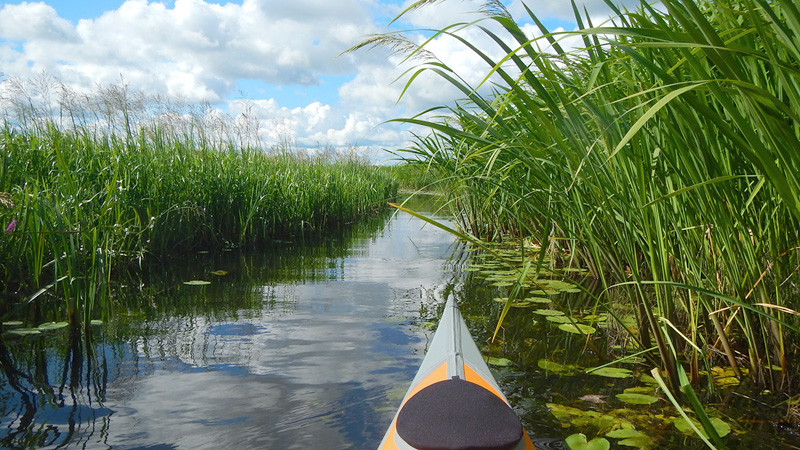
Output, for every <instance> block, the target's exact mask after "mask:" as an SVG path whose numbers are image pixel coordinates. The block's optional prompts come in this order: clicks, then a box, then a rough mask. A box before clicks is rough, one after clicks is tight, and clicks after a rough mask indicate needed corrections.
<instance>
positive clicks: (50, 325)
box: [37, 322, 69, 331]
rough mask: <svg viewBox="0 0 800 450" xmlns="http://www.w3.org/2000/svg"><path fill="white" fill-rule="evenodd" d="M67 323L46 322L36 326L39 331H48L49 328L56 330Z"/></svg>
mask: <svg viewBox="0 0 800 450" xmlns="http://www.w3.org/2000/svg"><path fill="white" fill-rule="evenodd" d="M68 325H69V323H67V322H47V323H43V324H41V325H39V326H38V327H37V328H38V329H39V330H41V331H50V330H57V329H59V328H64V327H66V326H68Z"/></svg>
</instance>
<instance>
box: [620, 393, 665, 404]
mask: <svg viewBox="0 0 800 450" xmlns="http://www.w3.org/2000/svg"><path fill="white" fill-rule="evenodd" d="M617 398H618V399H620V400H621V401H623V402H625V403H630V404H632V405H651V404H653V403H655V402H657V401H658V398H656V397H653V396H652V395H647V394H634V393H626V394H617Z"/></svg>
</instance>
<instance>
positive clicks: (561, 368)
mask: <svg viewBox="0 0 800 450" xmlns="http://www.w3.org/2000/svg"><path fill="white" fill-rule="evenodd" d="M537 365H538V366H539V368H540V369H543V370H546V371H548V372H554V373H558V374H561V375H574V374H576V373H578V366H572V365H567V366H565V365H562V364H559V363H557V362H553V361H550V360H547V359H540V360H539V362H538V363H537Z"/></svg>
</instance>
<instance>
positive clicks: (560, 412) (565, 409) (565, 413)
mask: <svg viewBox="0 0 800 450" xmlns="http://www.w3.org/2000/svg"><path fill="white" fill-rule="evenodd" d="M547 408H548V409H549V410H550V412H551V413H552V414H553V416H555V418H556V419H558V420H561V421H565V422H569V421H571V420H572V419H573V418H575V417H580V416H582V415H583V410H580V409H578V408H573V407H571V406H565V405H559V404H557V403H547Z"/></svg>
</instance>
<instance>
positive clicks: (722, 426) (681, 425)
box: [673, 417, 731, 439]
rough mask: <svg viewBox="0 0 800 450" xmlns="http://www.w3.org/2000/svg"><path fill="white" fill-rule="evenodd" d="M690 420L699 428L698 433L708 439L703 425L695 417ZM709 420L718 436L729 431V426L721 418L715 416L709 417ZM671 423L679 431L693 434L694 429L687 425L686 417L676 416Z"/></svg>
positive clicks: (724, 434)
mask: <svg viewBox="0 0 800 450" xmlns="http://www.w3.org/2000/svg"><path fill="white" fill-rule="evenodd" d="M690 420H691V421H692V423H693V424H694V425H695V427H697V429H698V430H700V433H702V435H703V437H705V438H706V439H708V436H706V432H705V430H704V429H703V425H701V424H700V422H698V421H696V420H695V419H690ZM709 420H710V421H711V426H713V427H714V429H715V430H716V431H717V434H718V435H719V437H723V436H726V435H727V434H729V433H730V432H731V426H730V425H728V424H727V423H725V422H723V421H722V420H721V419H719V418H717V417H711V418H710V419H709ZM673 423H674V424H675V428H677V429H678V430H680V432H681V433H683V434H688V435H693V434H695V433H694V430H693V429H692V427H691V426H690V425H689V422H687V421H686V419H684V418H683V417H676V418H675V420H674V421H673Z"/></svg>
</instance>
